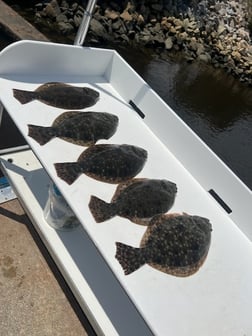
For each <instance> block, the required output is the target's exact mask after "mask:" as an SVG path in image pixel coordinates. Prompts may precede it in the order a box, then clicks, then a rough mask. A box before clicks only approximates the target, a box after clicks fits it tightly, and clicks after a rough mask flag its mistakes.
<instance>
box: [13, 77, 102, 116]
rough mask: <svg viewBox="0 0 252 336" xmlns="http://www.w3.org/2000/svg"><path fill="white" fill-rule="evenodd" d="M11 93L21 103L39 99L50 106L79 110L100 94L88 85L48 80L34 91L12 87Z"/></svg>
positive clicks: (92, 101) (94, 101) (93, 102)
mask: <svg viewBox="0 0 252 336" xmlns="http://www.w3.org/2000/svg"><path fill="white" fill-rule="evenodd" d="M13 95H14V97H15V98H16V99H17V100H18V101H19V102H20V103H21V104H27V103H29V102H31V101H33V100H39V101H40V102H42V103H44V104H47V105H50V106H54V107H58V108H63V109H67V110H70V109H77V110H79V109H82V108H86V107H89V106H92V105H94V104H95V103H96V102H97V100H98V99H99V95H100V94H99V92H97V91H96V90H93V89H91V88H88V87H78V86H73V85H69V84H65V83H60V82H48V83H45V84H43V85H40V86H39V87H38V88H37V89H36V90H35V91H25V90H19V89H13Z"/></svg>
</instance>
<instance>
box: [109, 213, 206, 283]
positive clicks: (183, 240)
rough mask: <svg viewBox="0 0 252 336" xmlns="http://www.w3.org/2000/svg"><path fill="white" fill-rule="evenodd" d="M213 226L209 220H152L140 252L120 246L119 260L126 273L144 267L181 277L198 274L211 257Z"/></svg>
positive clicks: (161, 217)
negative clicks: (209, 254) (209, 251)
mask: <svg viewBox="0 0 252 336" xmlns="http://www.w3.org/2000/svg"><path fill="white" fill-rule="evenodd" d="M211 231H212V225H211V223H210V221H209V220H208V219H207V218H204V217H200V216H190V215H187V214H182V215H179V214H165V215H158V216H155V217H153V218H152V220H151V222H150V224H149V226H148V228H147V230H146V232H145V234H144V236H143V238H142V241H141V244H140V248H135V247H131V246H128V245H125V244H123V243H118V242H117V243H116V248H117V250H116V255H115V257H116V258H117V260H118V261H119V263H120V264H121V266H122V268H123V270H124V273H125V274H130V273H132V272H134V271H135V270H137V269H138V268H139V267H141V266H143V265H144V264H149V265H150V266H152V267H154V268H156V269H157V270H159V271H162V272H165V273H167V274H171V275H174V276H178V277H186V276H189V275H192V274H194V273H195V272H197V271H198V269H199V268H200V266H201V265H202V264H203V263H204V261H205V259H206V256H207V254H208V250H209V246H210V241H211Z"/></svg>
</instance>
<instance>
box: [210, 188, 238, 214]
mask: <svg viewBox="0 0 252 336" xmlns="http://www.w3.org/2000/svg"><path fill="white" fill-rule="evenodd" d="M208 192H209V194H210V195H212V196H213V198H214V199H215V200H216V201H217V202H218V203H219V204H220V205H221V206H222V208H223V209H224V210H225V211H226V212H227V213H228V214H230V213H231V212H232V209H231V208H230V207H229V206H228V205H227V203H225V202H224V201H223V199H222V198H221V197H220V196H219V195H218V194H217V193H216V192H215V191H214V190H213V189H210V190H208Z"/></svg>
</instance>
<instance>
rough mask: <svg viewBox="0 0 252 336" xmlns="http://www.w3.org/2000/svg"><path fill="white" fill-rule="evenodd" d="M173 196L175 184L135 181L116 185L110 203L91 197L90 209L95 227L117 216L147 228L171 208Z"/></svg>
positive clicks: (156, 180) (138, 179)
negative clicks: (155, 217) (154, 217)
mask: <svg viewBox="0 0 252 336" xmlns="http://www.w3.org/2000/svg"><path fill="white" fill-rule="evenodd" d="M176 193H177V186H176V184H175V183H173V182H170V181H168V180H158V179H148V178H136V179H132V180H130V181H128V182H125V183H121V184H119V185H118V187H117V189H116V192H115V194H114V196H113V198H112V201H111V203H106V202H104V201H103V200H101V199H99V198H98V197H96V196H91V198H90V202H89V209H90V211H91V213H92V215H93V216H94V219H95V221H96V222H97V223H100V222H104V221H105V220H108V219H110V218H112V217H114V216H116V215H118V216H121V217H125V218H128V219H130V220H131V221H132V222H134V223H137V224H142V225H148V223H149V221H150V219H151V217H153V216H155V215H158V214H162V213H165V212H167V211H168V210H169V209H170V208H171V207H172V205H173V203H174V200H175V196H176Z"/></svg>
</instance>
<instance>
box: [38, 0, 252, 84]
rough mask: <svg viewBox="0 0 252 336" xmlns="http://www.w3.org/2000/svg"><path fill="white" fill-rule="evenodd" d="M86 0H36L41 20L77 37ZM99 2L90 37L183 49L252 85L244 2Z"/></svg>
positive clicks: (250, 46) (251, 45)
mask: <svg viewBox="0 0 252 336" xmlns="http://www.w3.org/2000/svg"><path fill="white" fill-rule="evenodd" d="M86 3H87V2H85V1H70V0H68V1H67V0H52V1H50V2H46V1H43V2H36V4H35V5H34V15H35V21H36V22H37V23H42V22H46V23H47V24H49V25H50V24H53V25H54V26H56V29H58V30H59V31H60V32H61V34H63V35H65V36H74V35H75V34H76V32H77V30H78V27H79V25H80V23H81V19H82V16H83V12H84V8H86V7H85V6H86ZM174 3H175V2H174V1H173V0H163V1H156V0H149V1H148V0H146V1H144V0H142V1H131V2H127V1H116V0H114V1H108V2H106V1H98V2H97V5H96V9H95V11H94V13H93V17H92V19H91V23H90V28H89V32H88V35H87V39H88V41H91V42H94V43H96V42H97V43H101V42H102V43H104V42H107V41H109V42H110V43H111V42H113V43H123V44H136V45H138V46H139V45H141V46H148V47H151V48H155V49H156V50H158V51H159V52H160V50H161V51H166V52H167V53H171V52H180V53H183V55H184V56H185V58H186V59H187V60H188V62H193V61H194V60H200V61H202V62H207V63H210V64H212V65H213V66H214V67H216V68H224V69H225V70H226V71H227V72H228V73H230V74H232V75H233V76H235V77H237V78H238V79H239V80H240V81H241V82H244V83H246V84H247V85H249V86H252V40H251V36H250V33H249V28H248V24H247V22H248V21H247V14H246V13H247V8H246V2H245V1H243V0H216V1H213V0H201V1H200V2H198V3H197V5H196V6H194V8H193V6H191V7H190V6H187V7H183V6H182V5H180V6H179V3H180V1H177V2H176V5H175V4H174ZM194 3H195V2H194Z"/></svg>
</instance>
